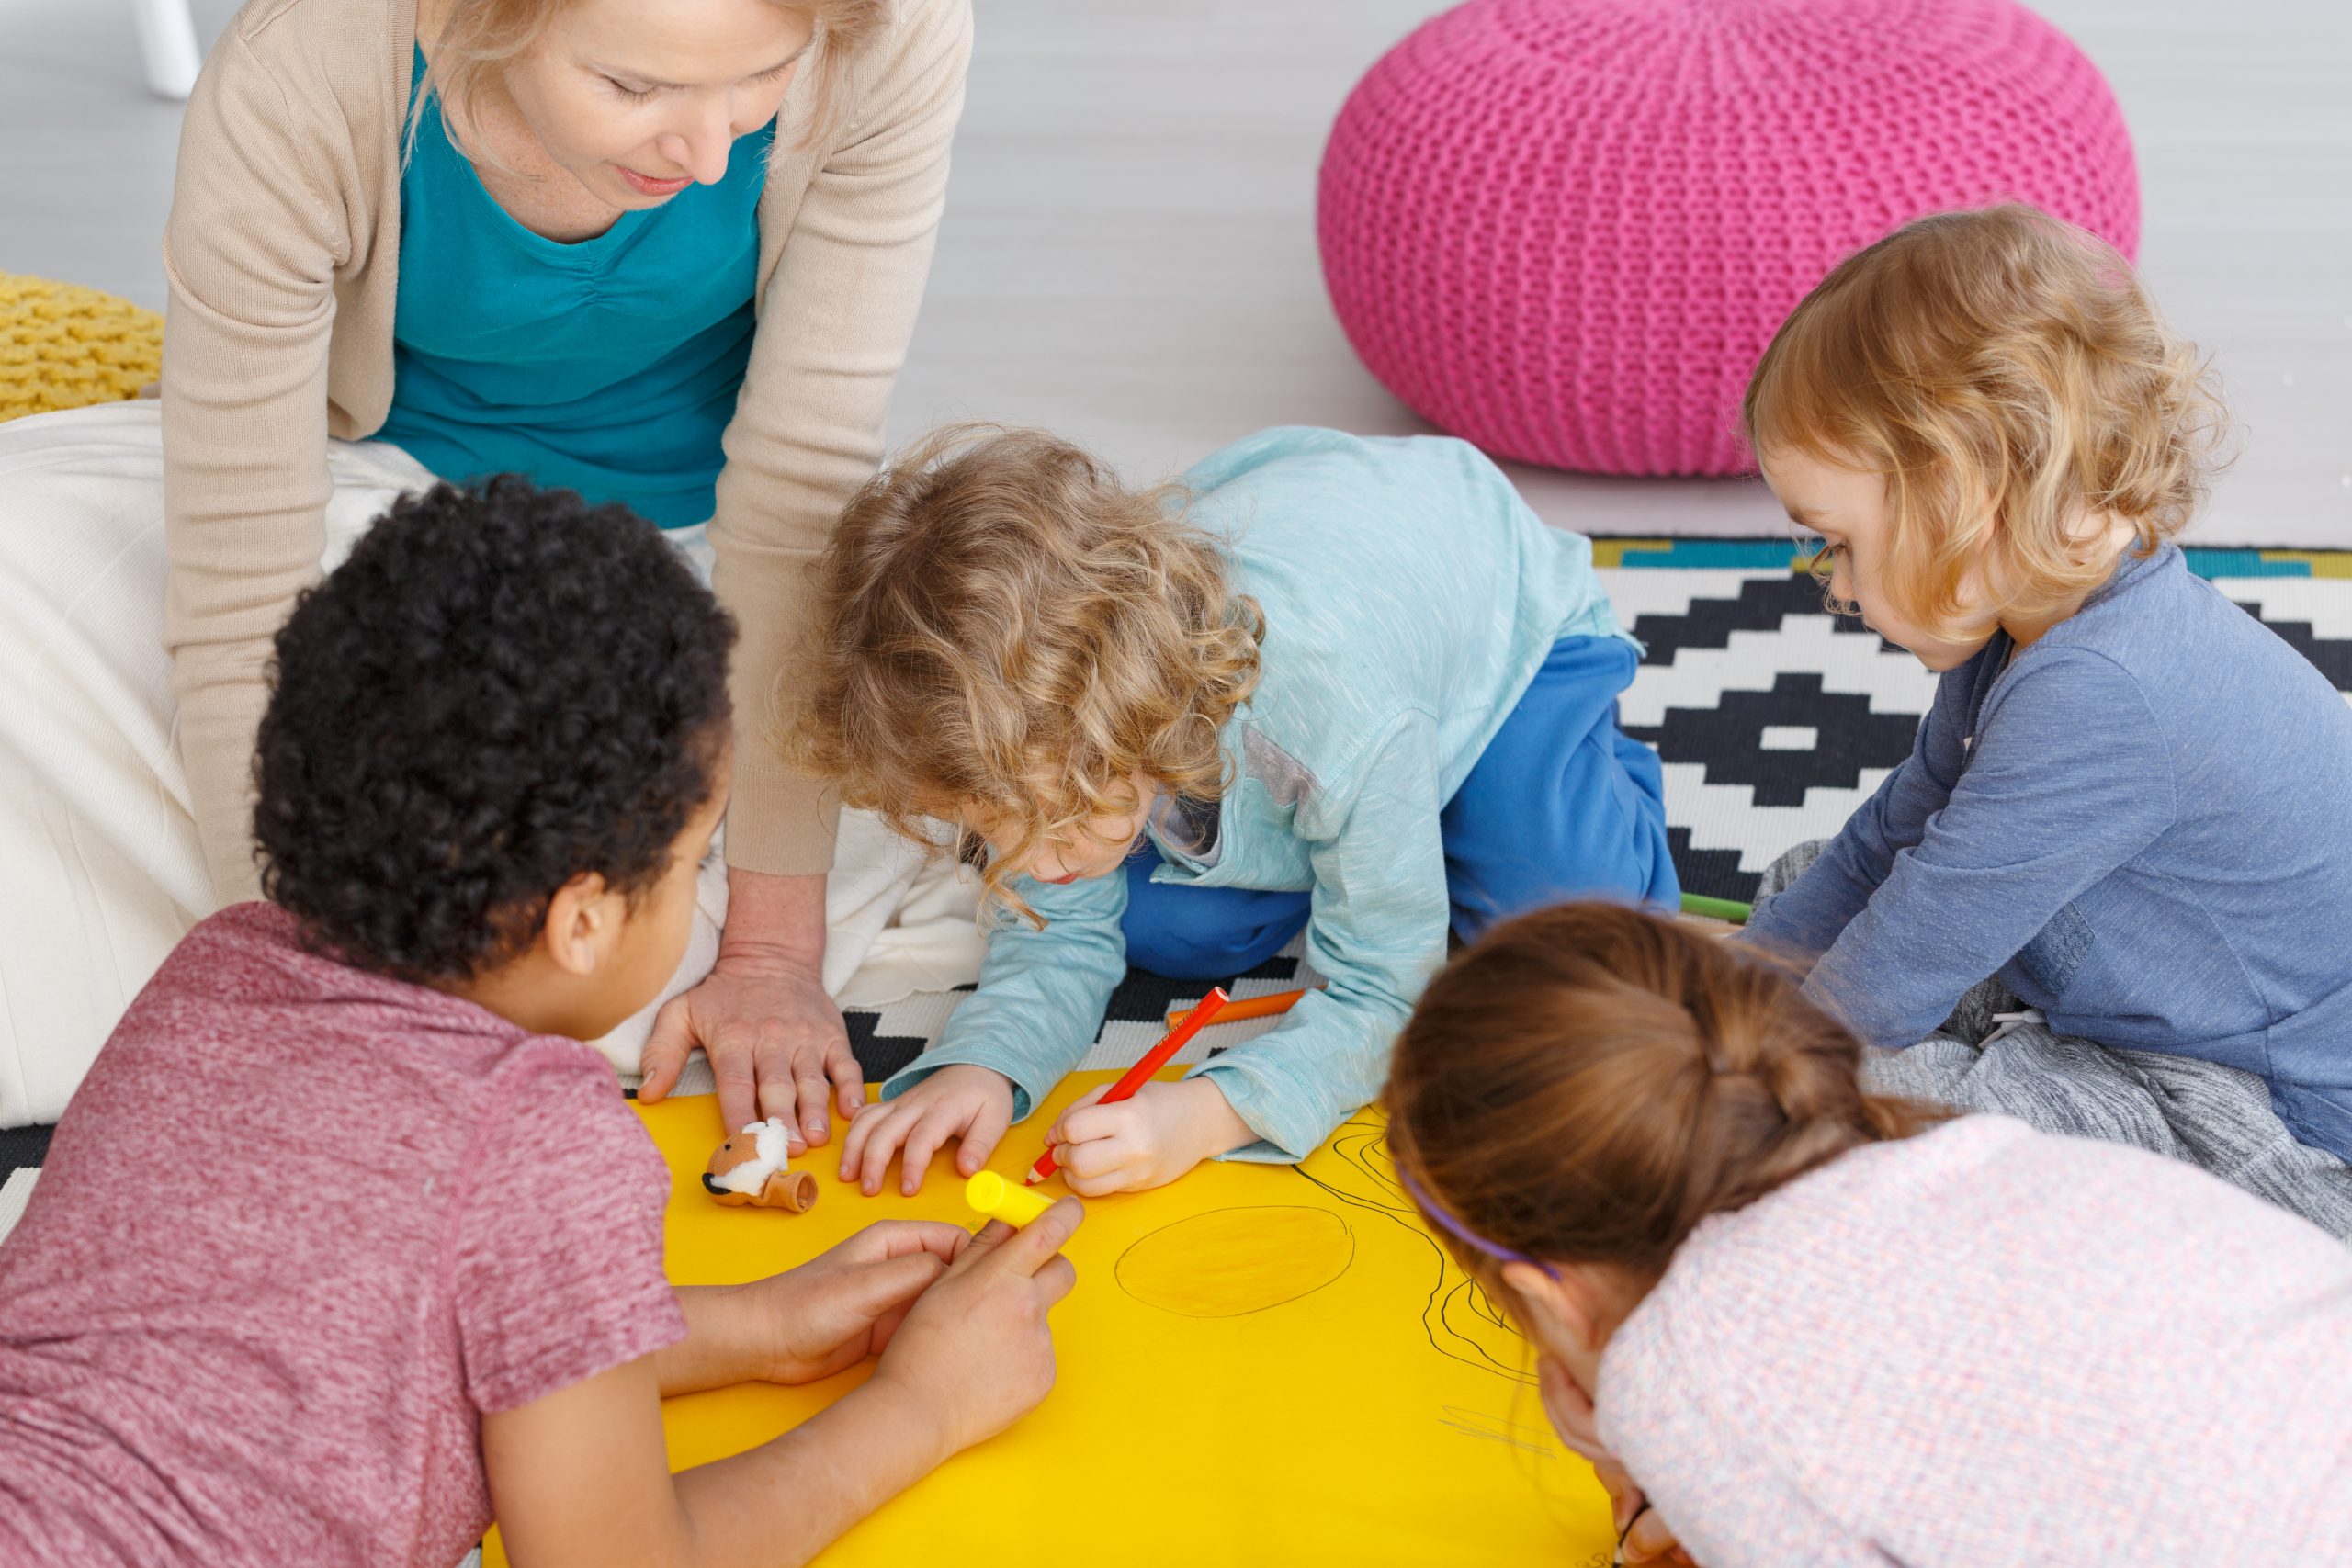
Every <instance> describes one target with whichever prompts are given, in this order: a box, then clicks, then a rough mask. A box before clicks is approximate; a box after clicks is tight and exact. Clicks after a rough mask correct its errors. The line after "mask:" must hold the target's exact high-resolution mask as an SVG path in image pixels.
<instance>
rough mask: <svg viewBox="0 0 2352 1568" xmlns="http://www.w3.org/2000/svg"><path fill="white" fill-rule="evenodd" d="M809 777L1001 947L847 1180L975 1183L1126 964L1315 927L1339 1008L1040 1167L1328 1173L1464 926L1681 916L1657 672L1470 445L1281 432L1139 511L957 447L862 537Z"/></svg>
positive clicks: (811, 723) (1181, 959)
mask: <svg viewBox="0 0 2352 1568" xmlns="http://www.w3.org/2000/svg"><path fill="white" fill-rule="evenodd" d="M819 604H820V609H819V615H820V632H819V638H818V642H817V645H816V647H815V648H814V649H812V652H811V666H812V673H811V677H810V680H809V683H808V688H807V691H806V694H805V700H804V715H803V719H802V722H801V724H800V725H799V727H798V736H799V745H798V751H799V753H800V759H801V761H803V763H804V764H805V765H806V766H808V767H809V768H811V769H812V770H813V771H815V772H816V773H819V774H820V775H822V776H823V777H825V778H827V779H829V780H831V781H832V782H833V783H835V784H838V786H839V787H840V789H841V792H842V798H843V799H844V800H846V801H848V802H850V803H852V804H854V805H858V806H864V807H871V808H873V809H875V810H876V811H879V812H881V813H883V814H884V815H885V816H886V817H888V818H889V819H891V820H892V821H894V822H897V823H899V825H900V826H901V827H902V828H903V829H906V830H907V831H909V832H910V833H911V834H913V835H915V836H917V837H922V835H923V832H924V829H922V825H921V824H920V822H919V821H918V820H917V818H922V817H933V818H944V819H945V820H948V821H951V822H954V823H956V824H958V825H959V826H960V827H961V828H962V829H964V831H965V833H966V835H967V845H968V847H969V848H970V850H971V852H973V853H974V854H975V855H976V856H984V857H985V860H986V864H987V867H988V873H987V874H988V881H989V886H990V887H991V888H992V889H993V890H994V891H995V892H996V894H997V896H998V897H999V900H1000V902H1001V906H1002V908H1003V909H1004V911H1005V917H1006V918H1004V919H1001V920H999V921H998V922H997V926H996V929H995V930H994V931H992V933H991V936H990V941H989V956H988V961H987V964H986V965H985V967H984V969H983V971H982V974H981V978H980V985H979V988H978V994H977V995H976V996H974V997H973V998H970V999H969V1000H968V1001H967V1002H965V1003H964V1004H963V1005H962V1006H961V1007H960V1008H959V1009H958V1010H957V1011H956V1015H955V1016H954V1017H953V1018H952V1019H951V1020H950V1021H949V1022H948V1025H947V1028H946V1030H945V1031H944V1032H943V1034H942V1035H941V1037H940V1040H939V1042H938V1043H937V1044H936V1045H935V1046H934V1047H933V1049H932V1050H930V1051H929V1052H926V1053H925V1054H924V1055H923V1056H922V1058H921V1059H919V1060H918V1061H916V1062H915V1063H913V1064H912V1065H911V1066H908V1067H907V1068H906V1069H904V1070H903V1071H901V1072H900V1073H899V1075H898V1076H896V1077H893V1078H892V1079H891V1080H890V1081H889V1082H888V1083H887V1084H885V1085H884V1086H883V1091H882V1092H883V1103H882V1104H880V1105H878V1106H876V1107H875V1108H874V1109H872V1110H869V1111H865V1112H863V1113H861V1114H860V1115H859V1116H858V1118H857V1119H856V1121H855V1122H854V1123H853V1125H852V1126H851V1129H850V1133H849V1136H848V1137H847V1139H846V1140H844V1142H843V1145H842V1174H843V1175H844V1177H855V1178H856V1179H861V1180H862V1182H863V1183H864V1185H865V1189H866V1190H868V1191H876V1190H879V1188H880V1185H881V1182H882V1180H883V1178H884V1176H885V1175H886V1174H887V1171H888V1166H889V1163H890V1161H891V1159H892V1158H893V1157H894V1156H900V1157H901V1165H902V1178H901V1180H902V1185H903V1187H904V1189H905V1190H908V1191H913V1190H916V1188H917V1187H918V1186H919V1185H920V1183H921V1181H922V1172H923V1170H924V1169H925V1168H926V1167H927V1166H928V1164H929V1163H930V1160H931V1157H932V1155H933V1152H934V1151H935V1150H937V1149H938V1148H940V1147H941V1146H943V1145H944V1144H945V1143H947V1142H948V1141H950V1140H952V1139H959V1138H960V1140H961V1146H960V1148H959V1151H958V1157H959V1167H960V1168H962V1169H964V1170H965V1171H967V1172H969V1171H971V1170H975V1169H978V1167H979V1165H980V1164H981V1162H982V1161H984V1160H985V1159H986V1158H987V1156H988V1155H989V1150H990V1149H992V1148H993V1147H994V1146H995V1145H996V1142H997V1140H998V1139H999V1138H1001V1136H1002V1135H1003V1134H1004V1132H1005V1130H1006V1128H1007V1127H1008V1126H1009V1125H1010V1124H1011V1123H1012V1122H1014V1121H1016V1120H1019V1119H1020V1118H1022V1117H1023V1116H1026V1115H1027V1114H1028V1112H1029V1110H1030V1108H1031V1107H1033V1106H1035V1104H1036V1103H1037V1102H1038V1101H1039V1100H1041V1099H1042V1098H1043V1097H1044V1095H1045V1094H1046V1090H1047V1089H1050V1088H1051V1087H1052V1085H1053V1084H1054V1082H1055V1081H1056V1080H1057V1079H1058V1078H1059V1077H1061V1076H1062V1075H1063V1074H1065V1073H1067V1072H1068V1071H1069V1070H1070V1069H1071V1068H1072V1067H1074V1066H1077V1065H1078V1063H1079V1061H1080V1058H1081V1057H1083V1056H1084V1055H1085V1054H1086V1051H1087V1048H1088V1047H1089V1045H1090V1044H1091V1043H1092V1041H1093V1039H1094V1035H1095V1032H1096V1029H1097V1027H1098V1024H1099V1022H1100V1021H1101V1019H1102V1016H1103V1005H1104V1003H1105V1002H1106V1001H1107V1000H1108V999H1109V998H1110V995H1111V991H1112V988H1113V987H1114V986H1116V985H1117V984H1118V982H1119V980H1120V978H1121V976H1123V975H1124V974H1125V971H1126V967H1127V965H1128V964H1129V963H1130V962H1133V963H1135V964H1140V965H1142V966H1144V967H1146V968H1149V969H1153V970H1156V971H1158V972H1159V973H1160V974H1163V975H1167V976H1174V977H1178V978H1186V979H1230V978H1231V977H1233V976H1237V975H1238V974H1241V973H1244V972H1246V971H1248V970H1250V969H1251V968H1253V967H1255V966H1256V965H1258V964H1261V963H1263V962H1264V961H1265V960H1266V959H1267V958H1269V957H1271V956H1272V954H1273V953H1275V952H1276V951H1277V950H1278V949H1279V948H1281V947H1282V946H1283V943H1284V942H1287V941H1288V940H1289V939H1290V938H1291V937H1292V936H1294V935H1295V934H1297V932H1298V931H1300V929H1301V928H1302V927H1305V928H1306V932H1307V941H1306V957H1307V960H1308V962H1309V963H1310V964H1312V966H1313V967H1314V969H1315V970H1316V972H1317V974H1319V975H1320V976H1323V978H1324V979H1325V980H1326V982H1327V985H1326V987H1325V988H1324V989H1322V990H1320V991H1317V992H1314V993H1312V994H1310V995H1309V996H1308V997H1307V998H1306V999H1305V1000H1304V1001H1303V1002H1301V1003H1300V1005H1299V1006H1298V1007H1297V1008H1296V1009H1295V1010H1294V1011H1293V1012H1292V1013H1291V1014H1290V1016H1289V1017H1288V1018H1287V1019H1286V1020H1285V1021H1284V1022H1283V1025H1282V1027H1280V1028H1279V1029H1277V1030H1276V1031H1274V1032H1272V1034H1270V1035H1269V1036H1267V1037H1265V1038H1264V1039H1262V1040H1258V1041H1252V1042H1250V1043H1247V1044H1243V1045H1239V1046H1237V1047H1235V1048H1233V1049H1231V1050H1228V1051H1226V1052H1223V1053H1221V1054H1220V1055H1217V1056H1216V1058H1215V1059H1213V1060H1211V1061H1209V1062H1207V1063H1204V1064H1203V1065H1202V1066H1200V1067H1198V1068H1197V1069H1195V1071H1194V1073H1193V1076H1191V1077H1188V1078H1187V1079H1186V1080H1185V1081H1183V1082H1182V1083H1174V1084H1154V1085H1151V1086H1149V1087H1148V1088H1147V1089H1145V1091H1144V1092H1143V1093H1141V1094H1139V1095H1137V1096H1136V1098H1135V1099H1134V1100H1129V1101H1126V1102H1125V1103H1123V1104H1119V1105H1110V1106H1097V1105H1094V1104H1092V1103H1091V1102H1088V1101H1081V1102H1080V1105H1079V1106H1078V1107H1075V1108H1073V1109H1072V1110H1071V1111H1069V1113H1068V1114H1067V1115H1066V1116H1065V1117H1064V1118H1063V1119H1062V1121H1061V1122H1059V1123H1057V1126H1056V1127H1055V1128H1054V1129H1053V1130H1052V1131H1051V1132H1050V1133H1049V1134H1048V1139H1049V1141H1050V1142H1051V1143H1053V1145H1055V1153H1056V1157H1057V1159H1058V1160H1059V1162H1060V1163H1061V1165H1062V1167H1063V1168H1064V1169H1065V1170H1066V1171H1067V1172H1068V1173H1069V1184H1070V1186H1071V1187H1072V1188H1073V1189H1074V1190H1077V1191H1080V1192H1081V1193H1096V1192H1105V1191H1114V1190H1122V1189H1126V1188H1136V1187H1148V1186H1156V1185H1158V1184H1159V1183H1161V1182H1165V1181H1169V1180H1172V1179H1174V1178H1176V1177H1177V1176H1179V1175H1181V1174H1182V1173H1183V1172H1184V1171H1185V1170H1187V1169H1190V1168H1192V1167H1193V1165H1194V1164H1196V1163H1198V1162H1199V1161H1201V1160H1203V1159H1206V1158H1212V1157H1216V1156H1226V1155H1238V1156H1241V1157H1245V1158H1255V1159H1271V1160H1283V1159H1297V1158H1299V1157H1301V1156H1305V1155H1306V1153H1307V1152H1308V1151H1309V1150H1311V1149H1313V1148H1314V1147H1315V1146H1316V1145H1317V1144H1319V1143H1320V1142H1322V1140H1323V1138H1324V1137H1325V1136H1326V1135H1327V1134H1329V1132H1330V1130H1331V1128H1332V1127H1334V1126H1335V1125H1337V1124H1338V1123H1339V1122H1340V1121H1341V1120H1342V1119H1343V1118H1344V1117H1346V1116H1347V1115H1348V1114H1349V1113H1350V1112H1351V1111H1353V1110H1354V1109H1355V1108H1356V1107H1357V1106H1359V1105H1362V1104H1363V1103H1364V1102H1365V1101H1366V1100H1369V1099H1370V1098H1371V1097H1372V1096H1373V1095H1374V1093H1375V1092H1377V1090H1378V1089H1379V1085H1380V1080H1381V1077H1382V1074H1383V1073H1384V1071H1385V1067H1386V1062H1387V1050H1388V1044H1389V1042H1390V1040H1391V1038H1392V1037H1393V1036H1394V1034H1395V1032H1396V1030H1397V1025H1398V1024H1400V1023H1401V1022H1402V1021H1404V1017H1405V1013H1406V1010H1407V1009H1408V1008H1409V1007H1410V1006H1411V1005H1412V999H1413V998H1414V997H1415V996H1417V995H1418V994H1419V990H1420V986H1421V983H1422V981H1423V980H1424V979H1425V978H1426V977H1427V976H1428V975H1429V973H1430V970H1431V969H1433V968H1434V967H1435V966H1436V964H1438V963H1439V962H1440V961H1441V960H1442V958H1443V956H1444V953H1445V945H1446V934H1447V931H1448V928H1449V925H1450V926H1451V927H1452V928H1453V930H1454V931H1459V932H1462V933H1463V934H1464V935H1465V936H1467V935H1475V934H1476V932H1477V931H1480V930H1483V929H1484V928H1485V926H1486V925H1487V923H1488V922H1489V921H1491V920H1493V919H1497V918H1498V917H1499V916H1500V915H1501V914H1503V913H1508V912H1510V911H1513V910H1516V909H1520V908H1529V907H1532V906H1533V905H1536V904H1540V903H1544V902H1547V901H1549V900H1551V899H1553V898H1556V897H1564V896H1567V895H1570V894H1575V893H1589V894H1610V895H1614V896H1616V897H1623V898H1626V899H1629V900H1637V899H1644V898H1652V899H1661V900H1667V901H1671V900H1672V899H1673V898H1674V897H1675V892H1676V888H1675V882H1674V873H1673V866H1672V863H1671V861H1670V859H1669V858H1668V853H1667V847H1666V829H1665V821H1664V809H1663V807H1662V805H1661V802H1660V794H1659V774H1658V766H1657V759H1656V757H1655V756H1654V755H1652V754H1651V753H1650V752H1649V751H1648V750H1647V749H1646V748H1645V747H1643V746H1641V745H1640V744H1639V743H1637V742H1634V741H1632V740H1629V739H1626V738H1625V737H1624V736H1623V734H1622V733H1620V732H1619V730H1618V728H1617V725H1616V703H1615V699H1616V695H1617V694H1618V693H1619V692H1620V691H1622V690H1623V688H1624V686H1625V684H1626V683H1627V682H1629V681H1630V680H1631V679H1632V676H1633V672H1634V662H1635V653H1634V647H1633V645H1632V643H1631V641H1630V640H1629V639H1628V638H1626V637H1624V635H1623V632H1622V631H1621V630H1620V629H1619V628H1618V626H1617V621H1616V616H1615V615H1614V614H1613V612H1612V611H1611V608H1610V605H1609V602H1608V600H1607V598H1606V596H1605V595H1604V594H1603V593H1602V592H1601V591H1600V584H1599V582H1598V581H1597V580H1596V579H1595V578H1594V576H1593V574H1592V570H1591V551H1590V547H1589V545H1588V544H1587V543H1586V542H1585V541H1584V540H1583V539H1582V538H1580V537H1578V536H1576V535H1573V534H1566V533H1560V532H1555V531H1554V530H1552V529H1549V528H1546V527H1545V526H1544V525H1543V524H1542V523H1540V522H1539V521H1537V520H1536V518H1535V517H1534V515H1533V514H1532V513H1530V512H1529V511H1528V510H1527V508H1526V507H1525V505H1524V504H1523V503H1522V502H1521V501H1520V499H1519V497H1518V495H1517V493H1516V492H1515V491H1512V489H1511V488H1510V482H1509V481H1508V480H1507V479H1504V478H1503V476H1502V474H1501V473H1500V472H1499V471H1498V469H1496V468H1495V467H1494V466H1493V465H1492V464H1491V463H1489V462H1487V460H1486V458H1485V457H1481V456H1480V455H1479V454H1478V453H1477V452H1476V451H1475V450H1474V449H1472V448H1471V447H1469V446H1464V445H1463V444H1462V443H1460V442H1456V441H1446V440H1424V439H1413V440H1360V439H1358V438H1356V437H1353V436H1348V435H1342V434H1338V433H1336V432H1332V431H1325V430H1308V429H1284V430H1272V431H1267V432H1264V433H1262V434H1258V435H1255V436H1251V437H1250V438H1249V439H1247V440H1244V441H1241V442H1239V443H1238V444H1236V445H1234V446H1229V447H1227V448H1226V449H1225V450H1224V451H1221V452H1218V453H1216V454H1215V455H1214V456H1212V457H1209V458H1207V459H1206V460H1204V462H1202V463H1201V464H1200V465H1198V466H1197V467H1195V468H1193V469H1192V470H1191V472H1190V473H1188V474H1187V475H1186V476H1185V479H1184V482H1183V483H1182V485H1179V486H1163V487H1159V488H1157V489H1140V490H1139V489H1131V488H1129V487H1128V486H1126V485H1125V484H1123V483H1122V482H1121V481H1120V479H1118V478H1117V476H1116V475H1114V473H1112V472H1111V471H1110V470H1109V469H1108V468H1105V467H1103V465H1102V464H1101V463H1099V462H1097V461H1096V460H1094V459H1093V458H1091V457H1088V456H1087V455H1086V454H1085V453H1084V452H1082V451H1080V450H1079V449H1078V448H1077V447H1075V446H1071V445H1070V444H1069V443H1068V442H1065V441H1061V440H1058V439H1057V438H1055V437H1052V436H1050V435H1046V434H1040V433H1036V432H1023V431H990V430H963V431H954V432H949V433H945V434H943V435H942V436H940V437H938V438H936V439H934V440H933V441H930V442H928V443H925V444H924V445H922V446H920V447H918V448H916V449H915V450H913V451H911V452H910V453H909V454H907V455H906V456H904V457H902V458H901V459H900V460H899V461H898V462H897V463H895V464H893V465H892V466H891V467H890V468H889V469H888V470H887V471H886V472H884V473H883V474H881V475H880V476H878V477H877V478H876V479H875V480H874V481H873V482H872V483H871V484H870V485H868V486H867V487H866V489H865V491H863V492H862V493H861V494H860V495H859V496H858V497H857V498H856V499H855V500H854V501H853V502H852V503H851V504H850V506H849V508H848V509H847V511H846V512H845V513H843V515H842V521H841V524H840V526H839V527H838V528H837V530H836V531H835V534H834V540H833V545H832V547H831V551H830V552H829V554H828V556H827V558H826V560H825V564H824V568H823V571H822V574H821V582H820V599H819Z"/></svg>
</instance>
